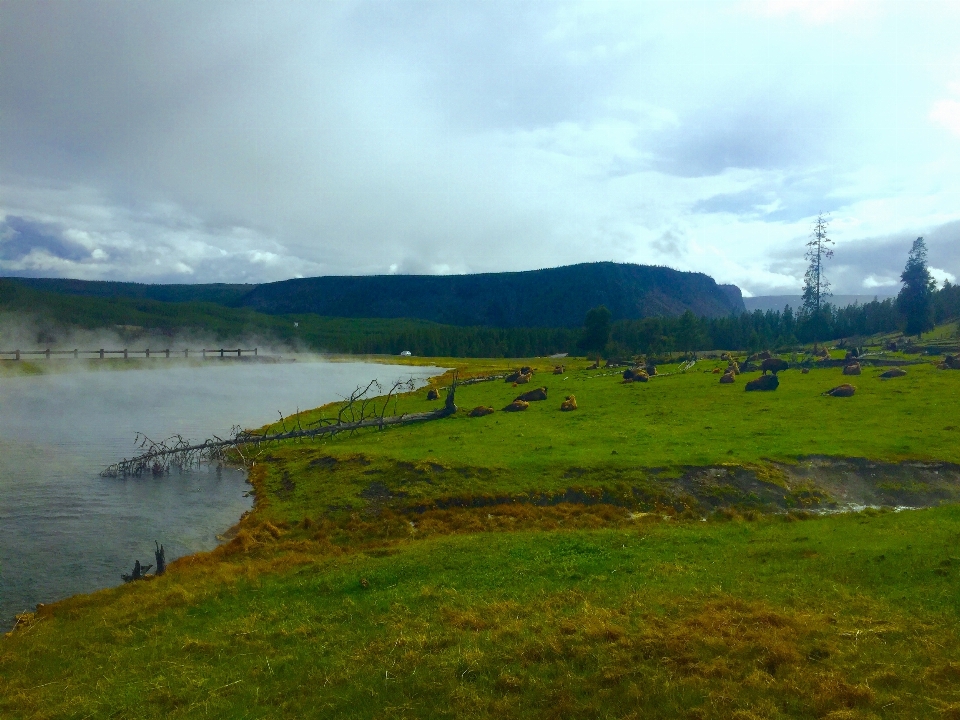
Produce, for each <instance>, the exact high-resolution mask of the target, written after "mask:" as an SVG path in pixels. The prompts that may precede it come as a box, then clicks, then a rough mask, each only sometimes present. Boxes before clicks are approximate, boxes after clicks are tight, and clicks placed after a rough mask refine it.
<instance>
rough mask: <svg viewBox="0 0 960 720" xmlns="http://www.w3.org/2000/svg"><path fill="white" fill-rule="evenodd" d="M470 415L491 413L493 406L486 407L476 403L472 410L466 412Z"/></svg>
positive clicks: (476, 415)
mask: <svg viewBox="0 0 960 720" xmlns="http://www.w3.org/2000/svg"><path fill="white" fill-rule="evenodd" d="M467 414H468V415H469V416H470V417H483V416H484V415H492V414H493V408H492V407H486V406H484V405H477V406H476V407H475V408H474V409H473V410H471V411H470V412H469V413H467Z"/></svg>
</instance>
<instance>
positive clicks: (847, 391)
mask: <svg viewBox="0 0 960 720" xmlns="http://www.w3.org/2000/svg"><path fill="white" fill-rule="evenodd" d="M856 391H857V388H855V387H854V386H853V385H846V384H844V385H837V386H836V387H835V388H832V389H830V390H827V391H826V392H825V393H823V394H824V395H829V396H830V397H853V394H854V393H855V392H856Z"/></svg>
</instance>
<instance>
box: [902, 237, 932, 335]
mask: <svg viewBox="0 0 960 720" xmlns="http://www.w3.org/2000/svg"><path fill="white" fill-rule="evenodd" d="M900 280H901V281H902V282H903V288H902V289H901V290H900V294H899V295H897V309H898V310H899V311H900V313H901V314H902V315H904V316H905V317H906V319H907V328H906V330H905V332H906V334H907V335H916V336H917V337H918V338H919V337H920V334H921V333H923V332H924V331H925V330H932V329H933V294H934V292H935V291H936V289H937V283H936V282H935V281H934V279H933V277H932V276H931V275H930V269H929V268H928V267H927V244H926V243H925V242H924V241H923V238H922V237H918V238H917V239H916V240H914V241H913V247H911V248H910V254H909V255H907V264H906V266H905V267H904V268H903V272H902V273H900Z"/></svg>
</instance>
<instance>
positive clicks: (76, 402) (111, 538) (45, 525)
mask: <svg viewBox="0 0 960 720" xmlns="http://www.w3.org/2000/svg"><path fill="white" fill-rule="evenodd" d="M61 362H70V361H61ZM167 362H169V361H167ZM439 372H441V370H438V369H437V368H432V367H431V368H418V367H400V366H390V365H379V364H373V363H328V362H296V363H289V364H254V363H241V362H217V361H211V362H208V363H206V364H203V365H202V366H197V365H194V366H175V365H167V366H165V365H164V361H163V360H158V361H157V365H156V367H155V368H151V369H142V370H121V371H108V370H103V371H92V370H91V371H77V372H62V373H61V372H57V373H50V374H44V375H35V376H16V377H4V376H0V629H2V628H4V627H8V626H9V625H10V624H11V623H12V619H13V615H14V614H15V613H17V612H21V611H23V610H27V609H31V610H32V609H33V608H34V606H35V605H36V604H37V603H39V602H43V603H48V602H52V601H55V600H59V599H62V598H65V597H68V596H70V595H74V594H76V593H81V592H90V591H93V590H96V589H98V588H102V587H108V586H112V585H117V584H120V582H121V580H120V574H121V573H123V572H130V570H131V568H132V567H133V563H134V560H137V559H139V560H140V562H141V563H143V564H148V563H153V560H154V558H153V550H154V541H155V540H156V541H159V542H160V543H162V544H163V545H164V547H165V550H166V558H167V561H168V562H169V561H171V560H173V559H175V558H177V557H180V556H182V555H185V554H189V553H194V552H198V551H202V550H210V549H212V548H213V547H215V546H216V544H217V539H216V536H217V535H218V534H220V533H222V532H224V531H225V530H226V529H227V528H229V527H230V526H232V525H233V524H235V523H236V522H237V520H238V519H239V518H240V515H241V514H242V513H243V512H244V511H245V510H248V509H249V508H250V506H251V502H252V501H251V498H250V497H249V496H248V495H247V491H248V490H249V489H250V486H249V485H247V484H246V474H245V473H244V472H243V471H242V470H238V469H229V468H228V469H222V470H220V471H218V470H216V469H210V468H202V469H200V470H196V471H193V472H189V473H184V474H178V473H176V472H173V473H171V474H170V475H167V476H162V477H153V476H149V477H147V476H145V477H140V478H103V477H100V475H99V473H100V470H101V469H103V468H104V467H105V466H106V465H109V464H110V463H113V462H116V461H117V460H119V459H120V458H122V457H130V456H131V455H134V454H136V447H135V445H134V443H133V440H134V437H135V435H136V433H137V432H142V433H145V434H147V435H148V436H150V437H151V438H153V439H155V440H156V439H163V438H167V437H169V436H171V435H173V434H176V433H179V434H181V435H183V436H184V437H185V438H189V439H191V440H204V439H206V438H208V437H211V436H212V435H214V434H216V435H219V436H221V437H225V436H227V434H228V433H229V432H230V429H231V427H232V426H234V425H240V426H242V427H251V428H252V427H259V426H262V425H264V424H266V423H268V422H271V421H273V420H276V419H278V418H279V415H278V411H279V412H281V413H283V414H284V415H289V414H291V413H294V412H296V411H297V409H300V410H306V409H309V408H313V407H317V406H319V405H322V404H324V403H327V402H331V401H333V400H337V399H339V398H340V397H343V396H345V395H347V394H349V393H350V392H351V391H352V390H353V389H354V388H356V387H357V386H358V385H360V384H363V385H366V384H367V382H369V381H370V380H371V379H373V378H377V379H379V380H380V382H381V383H392V382H393V381H394V380H397V379H407V378H411V377H412V378H414V380H415V381H416V382H417V384H418V385H422V384H423V382H425V381H426V379H427V378H429V377H430V376H432V375H436V374H437V373H439Z"/></svg>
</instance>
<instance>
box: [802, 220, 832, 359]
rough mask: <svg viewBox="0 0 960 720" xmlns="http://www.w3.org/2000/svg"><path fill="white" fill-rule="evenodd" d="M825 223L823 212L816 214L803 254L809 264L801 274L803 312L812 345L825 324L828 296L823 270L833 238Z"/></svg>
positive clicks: (830, 254)
mask: <svg viewBox="0 0 960 720" xmlns="http://www.w3.org/2000/svg"><path fill="white" fill-rule="evenodd" d="M827 224H828V223H827V220H826V218H824V217H823V213H820V214H819V215H817V220H816V222H815V223H814V224H813V233H812V234H811V238H810V242H808V243H807V254H806V255H805V258H806V259H807V260H808V261H809V263H810V264H809V265H808V266H807V272H806V273H805V274H804V276H803V314H804V315H805V316H806V317H807V319H808V321H809V322H810V323H811V326H812V330H813V342H814V345H816V343H817V341H818V340H819V339H820V335H821V330H822V329H823V328H822V327H821V326H822V325H824V324H825V323H824V316H823V315H824V310H826V307H825V305H826V302H827V298H828V297H830V283H829V282H828V281H827V276H826V275H825V274H824V270H823V264H824V261H826V260H829V259H830V258H832V257H833V250H832V249H831V248H830V246H831V245H832V244H833V240H831V239H830V238H829V237H827Z"/></svg>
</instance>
